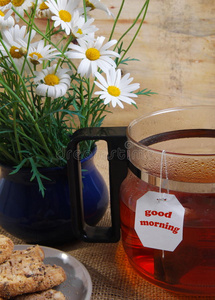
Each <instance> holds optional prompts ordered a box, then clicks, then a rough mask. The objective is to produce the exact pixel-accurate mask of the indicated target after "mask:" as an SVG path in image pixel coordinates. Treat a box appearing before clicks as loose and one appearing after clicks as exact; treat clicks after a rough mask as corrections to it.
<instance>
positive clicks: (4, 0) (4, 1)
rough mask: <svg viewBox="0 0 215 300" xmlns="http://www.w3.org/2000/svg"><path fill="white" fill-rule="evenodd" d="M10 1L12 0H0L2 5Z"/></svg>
mask: <svg viewBox="0 0 215 300" xmlns="http://www.w3.org/2000/svg"><path fill="white" fill-rule="evenodd" d="M9 3H10V0H0V6H5V5H7V4H9Z"/></svg>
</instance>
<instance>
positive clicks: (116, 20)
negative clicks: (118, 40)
mask: <svg viewBox="0 0 215 300" xmlns="http://www.w3.org/2000/svg"><path fill="white" fill-rule="evenodd" d="M124 4H125V0H122V2H121V5H120V8H119V11H118V14H117V16H116V19H115V20H114V24H113V27H112V30H111V33H110V37H109V41H110V40H111V39H112V36H113V34H114V31H115V28H116V24H117V22H118V20H119V17H120V15H121V12H122V9H123V6H124Z"/></svg>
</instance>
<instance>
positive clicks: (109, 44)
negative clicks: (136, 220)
mask: <svg viewBox="0 0 215 300" xmlns="http://www.w3.org/2000/svg"><path fill="white" fill-rule="evenodd" d="M0 4H1V5H2V6H1V7H0V29H1V31H0V162H1V163H3V164H4V165H9V166H13V167H14V172H17V171H18V170H20V168H22V167H30V168H31V171H32V179H34V178H36V179H37V180H38V183H39V186H40V189H41V191H42V192H44V191H43V186H42V182H41V176H42V175H41V174H40V172H39V169H38V168H40V167H52V166H64V165H65V164H66V159H65V157H64V155H59V153H61V154H62V153H63V152H64V151H63V150H64V149H66V147H67V144H68V142H69V135H70V134H72V133H73V132H74V131H75V130H77V129H78V128H83V127H95V126H97V127H98V126H101V124H102V122H103V120H104V118H105V116H106V114H107V112H108V108H109V106H110V105H112V106H113V107H115V106H116V105H119V106H120V107H121V108H123V107H124V104H133V105H135V100H134V98H136V97H137V96H138V95H139V94H142V95H150V94H152V92H151V91H150V90H146V89H144V90H138V89H139V84H138V83H132V81H133V78H132V77H130V74H124V75H122V72H121V69H120V65H121V64H127V63H128V62H129V60H130V58H129V57H126V55H127V52H128V50H129V49H130V47H131V45H132V44H133V42H134V40H135V38H136V36H137V34H138V32H139V30H140V28H141V26H142V24H143V21H144V19H145V16H146V12H147V9H148V5H149V0H146V1H144V3H142V7H141V8H140V11H139V13H138V15H137V16H136V19H135V20H134V22H133V24H132V25H131V26H130V27H129V28H127V29H126V31H125V32H124V33H123V34H122V36H121V37H120V38H119V39H118V40H114V39H112V37H113V35H114V31H115V29H116V26H117V22H118V20H119V18H120V14H121V12H122V10H123V6H124V4H125V0H122V1H121V5H120V8H119V12H118V14H117V16H113V15H112V14H111V12H110V11H109V9H108V8H107V7H106V6H105V5H104V4H102V3H101V2H100V0H91V1H88V0H83V1H80V0H45V1H44V0H38V1H37V0H4V1H1V2H0ZM98 9H100V10H102V11H103V12H105V13H107V14H108V15H109V16H110V18H112V20H113V28H112V30H111V32H110V33H109V35H108V36H107V37H104V36H99V34H98V32H99V29H98V28H97V27H96V26H95V25H94V19H93V17H92V15H93V12H94V10H98ZM40 20H41V21H42V22H45V28H44V30H41V29H40V27H41V26H40ZM42 24H44V23H42ZM135 25H136V26H137V28H136V31H135V34H134V36H133V38H132V40H131V42H130V44H129V45H128V46H127V48H126V49H125V48H124V45H123V37H124V36H125V35H126V34H127V33H128V32H130V30H131V29H133V27H134V26H135ZM93 146H94V142H89V141H88V142H85V143H83V144H82V145H81V154H82V157H83V156H84V155H86V154H87V153H88V154H89V152H90V151H91V150H92V147H93Z"/></svg>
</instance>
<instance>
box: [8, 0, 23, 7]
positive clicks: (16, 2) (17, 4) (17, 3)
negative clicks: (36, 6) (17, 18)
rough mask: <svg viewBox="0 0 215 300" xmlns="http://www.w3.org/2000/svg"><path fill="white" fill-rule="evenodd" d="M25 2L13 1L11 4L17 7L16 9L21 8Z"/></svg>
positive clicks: (21, 0) (20, 0)
mask: <svg viewBox="0 0 215 300" xmlns="http://www.w3.org/2000/svg"><path fill="white" fill-rule="evenodd" d="M24 2H25V0H12V1H11V3H12V4H13V6H16V7H19V6H21V5H22V4H23V3H24Z"/></svg>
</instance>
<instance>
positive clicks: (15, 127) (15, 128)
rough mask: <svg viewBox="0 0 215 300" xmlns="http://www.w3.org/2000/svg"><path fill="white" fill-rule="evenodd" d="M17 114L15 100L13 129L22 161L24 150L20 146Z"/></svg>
mask: <svg viewBox="0 0 215 300" xmlns="http://www.w3.org/2000/svg"><path fill="white" fill-rule="evenodd" d="M16 114H17V103H16V102H15V103H14V105H13V131H14V136H15V141H16V145H17V150H18V155H19V159H20V161H22V152H21V147H20V143H19V136H18V133H17V123H16V118H17V116H16Z"/></svg>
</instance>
